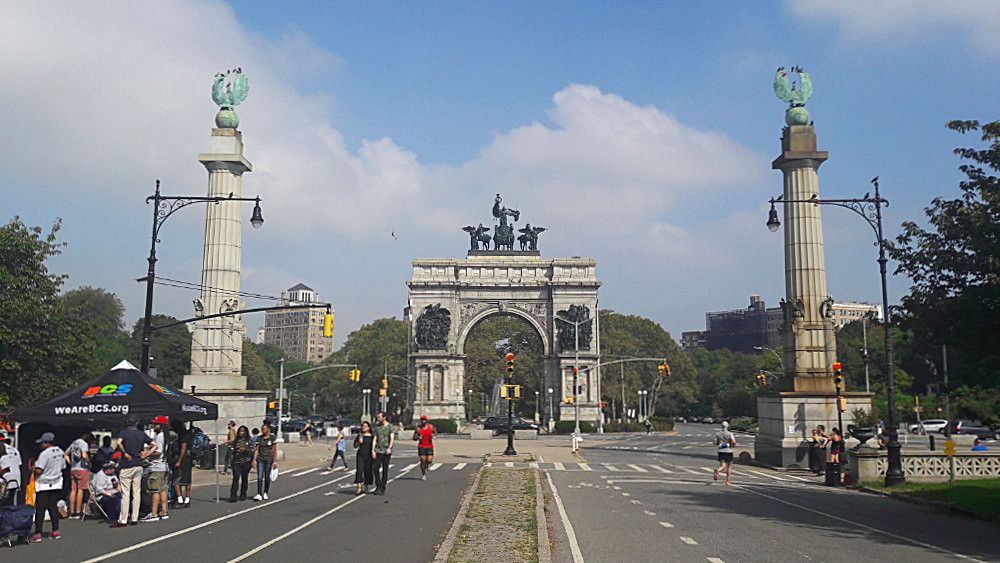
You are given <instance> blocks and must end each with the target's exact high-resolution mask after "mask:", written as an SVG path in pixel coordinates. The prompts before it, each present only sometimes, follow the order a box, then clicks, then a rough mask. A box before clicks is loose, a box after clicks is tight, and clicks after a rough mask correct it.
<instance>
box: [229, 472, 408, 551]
mask: <svg viewBox="0 0 1000 563" xmlns="http://www.w3.org/2000/svg"><path fill="white" fill-rule="evenodd" d="M402 476H403V473H400V474H399V475H396V476H395V477H393V478H392V479H389V481H388V482H389V483H392V482H393V481H395V480H396V479H399V478H400V477H402ZM345 477H346V475H345ZM342 478H343V477H342ZM365 496H367V495H365ZM362 498H363V497H361V496H356V497H354V498H351V499H348V500H346V501H344V502H342V503H340V504H338V505H337V506H335V507H333V508H331V509H330V510H327V511H326V512H324V513H322V514H320V515H319V516H317V517H315V518H313V519H311V520H307V521H306V522H304V523H302V524H301V525H299V526H296V527H295V528H292V529H291V530H288V531H287V532H285V533H284V534H281V535H280V536H278V537H276V538H274V539H272V540H270V541H267V542H264V543H262V544H260V545H258V546H257V547H255V548H253V549H251V550H250V551H248V552H246V553H244V554H243V555H240V556H238V557H234V558H233V559H230V560H229V563H237V562H238V561H243V560H244V559H246V558H247V557H250V556H251V555H254V554H256V553H260V552H261V551H264V550H265V549H267V548H269V547H271V546H272V545H274V544H276V543H278V542H280V541H281V540H283V539H285V538H287V537H290V536H292V535H293V534H296V533H298V532H301V531H302V530H304V529H306V528H308V527H309V526H312V525H313V524H315V523H316V522H319V521H320V520H322V519H323V518H326V517H327V516H329V515H331V514H333V513H335V512H338V511H340V509H342V508H344V507H345V506H349V505H351V504H354V503H355V502H357V501H359V500H361V499H362Z"/></svg>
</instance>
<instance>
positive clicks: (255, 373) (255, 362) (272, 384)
mask: <svg viewBox="0 0 1000 563" xmlns="http://www.w3.org/2000/svg"><path fill="white" fill-rule="evenodd" d="M262 347H263V345H262V344H255V343H253V342H251V341H249V340H244V341H243V369H242V373H243V375H244V376H245V377H246V378H247V388H249V389H257V390H260V391H270V392H271V393H272V394H273V393H274V390H275V389H277V388H278V371H277V369H275V367H274V365H273V364H270V363H268V362H267V361H266V360H265V359H264V356H263V355H262V354H261V348H262ZM279 352H280V350H279Z"/></svg>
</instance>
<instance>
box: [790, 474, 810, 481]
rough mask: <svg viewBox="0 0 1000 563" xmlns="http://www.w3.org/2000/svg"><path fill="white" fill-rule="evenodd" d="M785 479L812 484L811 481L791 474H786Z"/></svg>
mask: <svg viewBox="0 0 1000 563" xmlns="http://www.w3.org/2000/svg"><path fill="white" fill-rule="evenodd" d="M785 477H788V478H789V479H795V480H798V481H804V482H806V483H811V482H812V481H810V480H809V479H803V478H802V477H799V476H798V475H792V474H790V473H785Z"/></svg>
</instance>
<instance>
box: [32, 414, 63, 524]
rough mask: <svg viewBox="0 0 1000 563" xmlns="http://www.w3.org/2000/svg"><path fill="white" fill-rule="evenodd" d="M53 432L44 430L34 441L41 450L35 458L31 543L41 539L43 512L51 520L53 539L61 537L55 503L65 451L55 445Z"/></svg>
mask: <svg viewBox="0 0 1000 563" xmlns="http://www.w3.org/2000/svg"><path fill="white" fill-rule="evenodd" d="M55 440H56V437H55V434H53V433H51V432H46V433H45V434H42V437H41V438H39V439H38V440H36V441H35V443H36V444H41V445H42V451H41V453H39V454H38V459H36V460H35V534H34V535H33V536H31V540H30V541H31V543H38V542H40V541H42V526H43V525H44V524H45V513H46V512H48V514H49V520H50V521H51V522H52V533H51V534H49V537H50V538H51V539H54V540H58V539H61V538H62V534H61V533H60V532H59V509H58V508H57V506H56V504H57V503H58V502H59V498H60V497H61V496H62V488H63V470H64V469H66V459H65V453H64V452H63V451H62V449H61V448H60V447H59V446H57V445H55Z"/></svg>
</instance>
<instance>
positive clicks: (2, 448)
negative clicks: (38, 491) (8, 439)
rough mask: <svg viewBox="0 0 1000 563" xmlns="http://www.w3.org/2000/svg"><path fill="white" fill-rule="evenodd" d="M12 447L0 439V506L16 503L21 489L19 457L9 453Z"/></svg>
mask: <svg viewBox="0 0 1000 563" xmlns="http://www.w3.org/2000/svg"><path fill="white" fill-rule="evenodd" d="M13 449H14V447H13V446H8V445H7V444H6V443H5V442H4V441H3V440H0V485H2V486H0V508H3V507H5V506H13V505H14V504H16V502H15V501H16V500H17V493H18V491H20V490H21V458H20V456H18V455H15V454H13V453H11V450H13ZM15 451H16V450H15Z"/></svg>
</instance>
